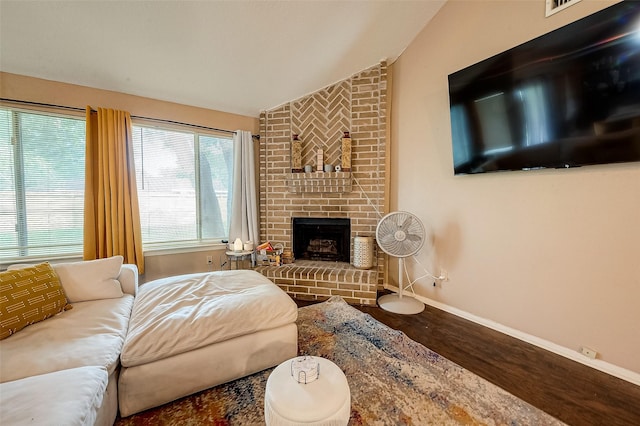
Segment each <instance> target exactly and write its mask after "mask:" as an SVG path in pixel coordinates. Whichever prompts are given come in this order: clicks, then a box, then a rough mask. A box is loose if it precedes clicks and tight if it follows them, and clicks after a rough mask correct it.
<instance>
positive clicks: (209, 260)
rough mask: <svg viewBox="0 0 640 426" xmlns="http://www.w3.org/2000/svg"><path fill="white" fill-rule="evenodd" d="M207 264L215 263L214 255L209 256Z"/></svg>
mask: <svg viewBox="0 0 640 426" xmlns="http://www.w3.org/2000/svg"><path fill="white" fill-rule="evenodd" d="M207 265H213V256H207Z"/></svg>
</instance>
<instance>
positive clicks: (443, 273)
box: [440, 269, 449, 281]
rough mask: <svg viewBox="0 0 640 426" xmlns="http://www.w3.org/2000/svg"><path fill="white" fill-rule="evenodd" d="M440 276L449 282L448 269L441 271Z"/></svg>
mask: <svg viewBox="0 0 640 426" xmlns="http://www.w3.org/2000/svg"><path fill="white" fill-rule="evenodd" d="M440 276H441V277H443V278H442V281H449V272H447V270H446V269H440Z"/></svg>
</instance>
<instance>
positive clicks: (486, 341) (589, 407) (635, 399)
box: [296, 301, 640, 426]
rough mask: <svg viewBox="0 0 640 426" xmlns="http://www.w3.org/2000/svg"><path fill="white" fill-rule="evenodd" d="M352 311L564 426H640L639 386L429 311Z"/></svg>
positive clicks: (479, 326)
mask: <svg viewBox="0 0 640 426" xmlns="http://www.w3.org/2000/svg"><path fill="white" fill-rule="evenodd" d="M296 302H297V303H298V306H305V305H308V304H309V303H313V302H306V301H296ZM354 307H355V308H358V309H359V310H360V311H362V312H365V313H368V314H370V315H371V316H372V317H374V318H376V319H377V320H378V321H380V322H382V323H384V324H386V325H388V326H389V327H392V328H395V329H397V330H401V331H403V332H404V333H405V334H406V335H407V336H409V337H410V338H411V339H413V340H415V341H417V342H420V343H422V344H423V345H425V346H427V347H428V348H430V349H431V350H433V351H435V352H437V353H439V354H440V355H442V356H445V357H446V358H448V359H450V360H451V361H453V362H455V363H457V364H458V365H460V366H462V367H464V368H466V369H468V370H470V371H472V372H474V373H475V374H477V375H479V376H481V377H483V378H485V379H487V380H488V381H490V382H492V383H494V384H496V385H498V386H500V387H501V388H503V389H505V390H507V391H508V392H511V393H512V394H513V395H515V396H517V397H519V398H521V399H523V400H525V401H527V402H529V403H530V404H532V405H534V406H535V407H538V408H540V409H541V410H544V411H546V412H547V413H549V414H551V415H552V416H554V417H556V418H558V419H560V420H562V421H563V422H565V423H567V424H570V425H575V426H582V425H603V426H614V425H621V426H622V425H624V426H631V425H640V386H635V385H633V384H631V383H629V382H626V381H624V380H621V379H618V378H616V377H613V376H610V375H608V374H605V373H602V372H600V371H598V370H594V369H592V368H590V367H587V366H585V365H582V364H580V363H578V362H575V361H571V360H569V359H566V358H564V357H561V356H559V355H556V354H554V353H551V352H549V351H546V350H544V349H541V348H538V347H537V346H533V345H530V344H528V343H526V342H523V341H520V340H518V339H515V338H513V337H510V336H507V335H505V334H502V333H500V332H497V331H495V330H492V329H489V328H487V327H483V326H481V325H478V324H476V323H474V322H471V321H468V320H465V319H463V318H460V317H457V316H455V315H452V314H449V313H447V312H444V311H442V310H439V309H436V308H433V307H430V306H427V307H426V309H425V311H424V312H422V313H420V314H417V315H399V314H394V313H391V312H387V311H384V310H382V309H380V308H378V307H371V306H354Z"/></svg>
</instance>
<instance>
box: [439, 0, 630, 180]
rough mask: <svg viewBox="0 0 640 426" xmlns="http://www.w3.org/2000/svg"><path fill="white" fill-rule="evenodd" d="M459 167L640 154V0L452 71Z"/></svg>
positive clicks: (585, 161)
mask: <svg viewBox="0 0 640 426" xmlns="http://www.w3.org/2000/svg"><path fill="white" fill-rule="evenodd" d="M449 100H450V112H451V132H452V141H453V163H454V172H455V174H472V173H483V172H492V171H503V170H529V169H538V168H549V167H551V168H565V167H577V166H583V165H589V164H604V163H618V162H632V161H640V2H635V1H624V2H622V3H618V4H615V5H613V6H610V7H608V8H606V9H604V10H602V11H600V12H597V13H595V14H593V15H590V16H587V17H585V18H583V19H580V20H579V21H576V22H574V23H571V24H569V25H567V26H564V27H562V28H560V29H557V30H555V31H553V32H551V33H548V34H546V35H543V36H540V37H538V38H536V39H534V40H531V41H529V42H526V43H524V44H522V45H519V46H517V47H514V48H512V49H510V50H508V51H506V52H503V53H500V54H498V55H495V56H493V57H491V58H488V59H486V60H484V61H482V62H480V63H477V64H475V65H472V66H469V67H467V68H464V69H462V70H460V71H457V72H455V73H453V74H451V75H449Z"/></svg>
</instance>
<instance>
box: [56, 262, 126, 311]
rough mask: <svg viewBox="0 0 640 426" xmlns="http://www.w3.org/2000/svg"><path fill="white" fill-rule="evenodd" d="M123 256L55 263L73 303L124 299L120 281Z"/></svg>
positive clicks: (65, 290)
mask: <svg viewBox="0 0 640 426" xmlns="http://www.w3.org/2000/svg"><path fill="white" fill-rule="evenodd" d="M122 261H123V257H122V256H113V257H108V258H106V259H97V260H86V261H82V262H71V263H55V264H53V269H54V270H55V271H56V273H57V274H58V276H59V277H60V282H61V283H62V287H63V288H64V292H65V293H66V295H67V298H68V299H69V301H70V302H71V303H75V302H86V301H87V300H97V299H113V298H118V297H122V294H123V293H122V287H121V286H120V282H119V281H118V275H120V268H121V267H122Z"/></svg>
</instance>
